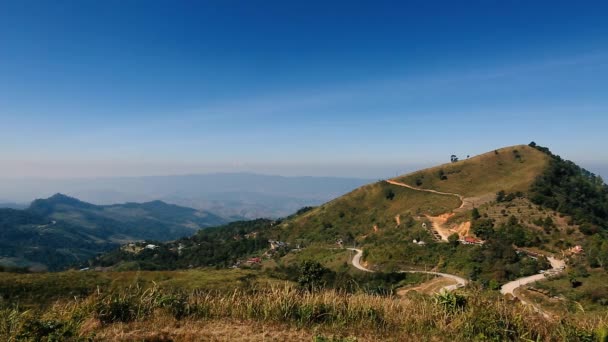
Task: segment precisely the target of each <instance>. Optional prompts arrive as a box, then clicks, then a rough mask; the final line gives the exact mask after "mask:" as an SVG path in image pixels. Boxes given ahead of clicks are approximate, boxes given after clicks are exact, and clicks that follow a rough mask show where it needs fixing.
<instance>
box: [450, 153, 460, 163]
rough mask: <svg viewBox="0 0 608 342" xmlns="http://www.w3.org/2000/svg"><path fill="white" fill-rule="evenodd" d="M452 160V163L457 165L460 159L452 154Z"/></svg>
mask: <svg viewBox="0 0 608 342" xmlns="http://www.w3.org/2000/svg"><path fill="white" fill-rule="evenodd" d="M450 160H451V161H452V163H455V162H457V161H458V157H457V156H456V155H455V154H452V155H451V156H450Z"/></svg>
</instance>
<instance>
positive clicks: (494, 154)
mask: <svg viewBox="0 0 608 342" xmlns="http://www.w3.org/2000/svg"><path fill="white" fill-rule="evenodd" d="M548 163H549V157H548V156H547V155H546V154H544V153H542V152H540V151H538V150H536V149H534V148H532V147H529V146H527V145H516V146H510V147H504V148H501V149H498V150H495V151H491V152H487V153H484V154H481V155H478V156H475V157H472V158H469V159H465V160H461V161H458V162H456V163H449V164H443V165H439V166H435V167H432V168H428V169H424V170H420V171H417V172H413V173H410V174H408V175H404V176H400V177H397V178H395V179H394V180H396V181H399V182H403V183H406V184H409V185H412V186H417V187H420V188H423V189H432V190H437V191H442V192H450V193H457V194H460V195H462V196H465V197H479V196H484V195H487V194H495V193H496V192H498V191H500V190H505V191H506V192H516V191H522V192H526V191H528V189H529V188H530V185H532V183H533V182H534V180H535V179H536V177H537V176H538V175H540V174H541V173H542V172H543V170H545V168H546V167H547V166H548ZM441 170H443V173H444V174H445V176H446V177H447V179H445V180H442V179H440V176H439V173H440V171H441Z"/></svg>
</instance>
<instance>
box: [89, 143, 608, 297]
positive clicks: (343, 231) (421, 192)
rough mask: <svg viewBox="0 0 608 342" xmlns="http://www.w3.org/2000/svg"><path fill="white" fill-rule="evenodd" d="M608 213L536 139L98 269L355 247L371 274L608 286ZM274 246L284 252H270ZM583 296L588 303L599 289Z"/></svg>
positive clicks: (299, 258)
mask: <svg viewBox="0 0 608 342" xmlns="http://www.w3.org/2000/svg"><path fill="white" fill-rule="evenodd" d="M607 208H608V187H607V186H606V185H605V184H604V183H603V182H602V180H601V178H599V177H597V176H595V175H593V174H591V173H589V172H588V171H586V170H584V169H582V168H580V167H578V166H576V165H575V164H574V163H572V162H569V161H565V160H562V159H561V158H559V157H558V156H556V155H553V154H552V153H551V152H550V151H549V150H548V149H546V148H543V147H539V146H536V144H534V143H531V144H530V145H529V146H524V145H518V146H512V147H506V148H501V149H498V150H495V151H491V152H489V153H485V154H482V155H479V156H475V157H472V158H468V159H466V160H462V161H458V162H454V163H450V164H445V165H441V166H438V167H434V168H430V169H426V170H421V171H418V172H414V173H411V174H408V175H403V176H401V177H397V178H394V179H390V180H386V181H379V182H376V183H372V184H368V185H365V186H362V187H360V188H357V189H355V190H353V191H351V192H350V193H348V194H346V195H344V196H341V197H338V198H336V199H334V200H332V201H330V202H327V203H325V204H323V205H321V206H319V207H306V208H302V209H301V210H299V211H298V212H296V213H295V214H293V215H292V216H289V217H287V218H285V219H282V220H276V221H259V222H257V223H256V222H255V221H251V222H242V223H238V224H232V225H228V226H225V227H218V228H214V229H213V230H204V231H201V232H199V233H198V234H197V235H196V236H194V237H192V238H187V239H182V240H179V241H176V242H173V243H168V244H162V245H160V246H158V249H155V250H150V251H145V250H142V249H141V248H142V246H139V247H138V246H135V247H134V249H133V248H126V249H125V248H124V247H123V248H122V249H117V250H115V251H113V252H112V253H109V254H106V255H104V256H102V257H100V258H99V259H97V260H96V261H95V262H94V265H101V266H104V267H107V266H115V269H175V268H185V267H199V266H215V267H226V266H231V265H240V264H241V263H242V262H244V261H245V260H247V259H249V258H252V257H262V259H263V260H265V261H261V263H262V265H263V268H265V269H272V268H277V269H278V270H279V271H278V272H279V274H280V273H281V272H284V271H285V270H289V267H292V266H293V265H294V264H297V263H300V262H304V261H306V260H310V259H313V260H317V261H319V262H321V263H323V264H324V265H326V266H327V267H329V268H331V269H334V270H337V271H338V272H343V271H344V270H345V268H344V267H345V265H346V263H345V262H346V261H349V259H348V255H347V253H344V251H345V250H344V248H345V247H352V246H357V247H358V248H359V249H361V250H363V257H362V264H363V265H364V266H365V268H366V269H368V270H375V271H402V270H419V271H420V270H432V271H435V272H444V273H451V274H454V275H459V276H461V277H464V278H466V279H468V280H470V281H471V282H473V283H476V284H478V285H480V286H481V287H483V288H488V289H492V290H497V289H499V288H500V286H501V285H502V284H506V283H508V282H512V281H514V280H516V279H520V278H523V277H528V276H533V275H536V274H538V273H539V272H540V271H541V270H546V269H549V268H551V267H552V264H551V262H550V260H554V261H555V259H552V257H558V258H559V259H564V260H563V261H560V263H562V264H563V262H564V261H565V262H567V264H568V265H569V267H571V271H568V273H567V274H563V273H562V275H561V276H568V277H574V278H576V279H577V281H581V280H580V279H581V275H586V274H591V278H589V279H588V280H585V281H590V282H592V283H594V282H601V281H604V280H608V279H604V278H602V276H601V274H605V273H602V272H597V271H594V270H597V269H598V268H600V269H601V268H603V269H607V268H608V248H607V246H608V242H607V239H606V235H607V230H606V226H605V225H604V222H606V218H607V216H608V210H607ZM269 239H271V240H276V241H282V242H286V243H287V245H286V247H285V248H284V249H282V250H273V249H272V246H270V245H269V243H268V240H269ZM580 251H585V253H582V254H581V253H580ZM351 257H352V256H351ZM557 264H558V263H556V265H557ZM347 268H348V267H347ZM583 270H588V271H589V272H587V271H583ZM571 272H572V273H571ZM574 278H573V279H574ZM602 293H603V292H602ZM578 296H579V299H581V298H589V299H588V301H587V302H585V303H591V302H592V301H593V300H594V299H592V298H596V297H597V294H594V295H593V296H592V295H591V294H585V293H583V294H580V293H578ZM590 305H591V304H590Z"/></svg>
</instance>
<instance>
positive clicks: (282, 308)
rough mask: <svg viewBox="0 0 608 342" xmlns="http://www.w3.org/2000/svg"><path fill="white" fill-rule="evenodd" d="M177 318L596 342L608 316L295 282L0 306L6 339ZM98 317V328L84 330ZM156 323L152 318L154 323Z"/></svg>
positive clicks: (477, 297)
mask: <svg viewBox="0 0 608 342" xmlns="http://www.w3.org/2000/svg"><path fill="white" fill-rule="evenodd" d="M162 315H165V316H166V315H171V316H173V318H174V319H175V320H209V321H212V320H224V321H230V320H233V321H257V322H261V323H268V324H272V325H277V324H279V325H280V324H288V325H292V326H297V327H300V328H303V329H312V328H314V329H321V330H323V331H329V332H332V333H349V332H350V333H353V334H356V332H365V335H366V336H376V337H377V338H387V339H411V338H414V337H415V338H419V339H436V340H437V339H438V340H530V341H577V340H580V341H596V340H600V339H602V338H605V329H606V323H607V320H606V319H607V317H605V316H604V317H597V318H595V319H585V320H583V321H581V320H578V321H577V320H574V319H571V318H569V317H565V318H563V319H562V320H560V321H547V320H546V319H544V318H543V317H542V316H541V315H539V314H537V313H535V312H534V311H532V310H531V309H528V308H527V307H523V306H519V305H514V304H513V303H510V302H507V301H505V300H504V299H502V298H497V297H491V296H490V297H489V296H487V295H485V294H483V293H478V292H468V293H466V294H449V295H443V296H441V295H440V296H436V297H428V296H412V297H409V298H406V299H396V298H390V297H381V296H376V295H366V294H346V293H339V292H336V291H331V290H328V291H322V292H304V291H300V290H298V289H296V288H294V287H291V286H284V287H272V288H268V289H253V290H249V291H244V290H235V291H234V292H232V293H220V292H199V291H194V292H189V293H185V292H166V291H162V290H160V289H158V288H150V289H147V290H143V289H141V288H138V287H131V288H127V289H125V290H124V291H120V292H110V293H96V294H94V295H92V296H90V297H88V298H87V299H85V300H82V301H70V302H57V303H55V305H53V306H52V307H50V308H48V309H45V310H44V311H42V312H36V311H22V310H20V309H19V308H14V307H13V308H4V309H1V310H0V340H4V341H12V340H79V339H87V337H91V336H94V333H95V329H102V328H103V327H105V326H110V325H113V324H120V323H128V322H134V321H137V322H146V321H152V320H153V319H154V318H155V317H158V316H162ZM91 320H94V321H95V322H97V324H96V325H95V326H96V328H95V329H93V330H92V331H91V329H83V325H84V323H85V322H90V321H91ZM154 328H155V327H154V326H153V325H152V324H151V326H150V329H154Z"/></svg>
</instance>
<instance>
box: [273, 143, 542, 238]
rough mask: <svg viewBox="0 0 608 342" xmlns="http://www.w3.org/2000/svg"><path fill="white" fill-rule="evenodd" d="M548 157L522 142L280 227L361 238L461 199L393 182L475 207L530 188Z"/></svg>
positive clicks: (376, 188) (445, 209) (357, 193)
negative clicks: (499, 193) (499, 192)
mask: <svg viewBox="0 0 608 342" xmlns="http://www.w3.org/2000/svg"><path fill="white" fill-rule="evenodd" d="M549 159H550V158H549V156H547V155H546V154H544V153H543V152H541V151H539V150H537V149H534V148H532V147H529V146H526V145H518V146H512V147H505V148H501V149H498V150H496V151H492V152H488V153H485V154H482V155H479V156H475V157H472V158H469V159H465V160H461V161H458V162H455V163H450V164H444V165H440V166H436V167H433V168H429V169H425V170H421V171H417V172H413V173H410V174H407V175H403V176H400V177H396V178H394V179H391V180H389V181H388V182H387V181H381V182H377V183H374V184H370V185H366V186H363V187H360V188H358V189H355V190H354V191H352V192H350V193H348V194H346V195H344V196H341V197H339V198H337V199H335V200H333V201H330V202H328V203H326V204H323V205H321V206H319V207H317V208H315V209H314V210H311V211H309V212H307V213H305V214H302V215H298V216H296V217H294V218H292V219H291V220H287V221H286V222H285V223H283V225H282V226H281V227H282V228H283V230H284V232H281V236H288V237H294V236H298V237H300V238H307V239H311V240H317V241H326V242H327V241H332V240H337V239H340V238H342V239H344V238H346V237H351V236H352V237H360V236H363V235H366V234H367V233H371V232H374V231H378V230H383V229H388V228H394V227H396V226H398V224H397V217H398V216H399V217H401V216H403V217H406V216H413V217H415V218H416V219H417V220H423V219H424V218H426V217H437V216H438V215H440V214H444V213H449V212H452V211H453V210H455V209H457V208H459V207H460V206H461V204H462V199H459V196H454V195H444V194H437V193H431V192H424V191H418V190H414V189H410V188H407V187H404V186H398V185H395V184H391V183H389V182H395V183H403V184H405V185H409V186H412V187H415V188H419V189H432V190H433V191H439V192H445V193H451V194H458V195H461V196H462V197H463V199H464V202H465V203H464V207H465V209H472V208H473V206H479V205H481V204H483V203H486V202H489V201H492V200H493V199H494V198H495V196H496V193H497V192H498V191H501V190H503V191H506V192H509V193H511V192H517V191H521V192H526V191H527V190H528V189H529V188H530V186H531V185H532V184H533V183H534V181H535V179H536V178H537V177H538V176H539V175H541V174H542V173H543V171H544V170H545V169H546V168H547V167H548V165H549ZM399 221H401V218H400V219H399ZM374 227H376V228H374Z"/></svg>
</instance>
